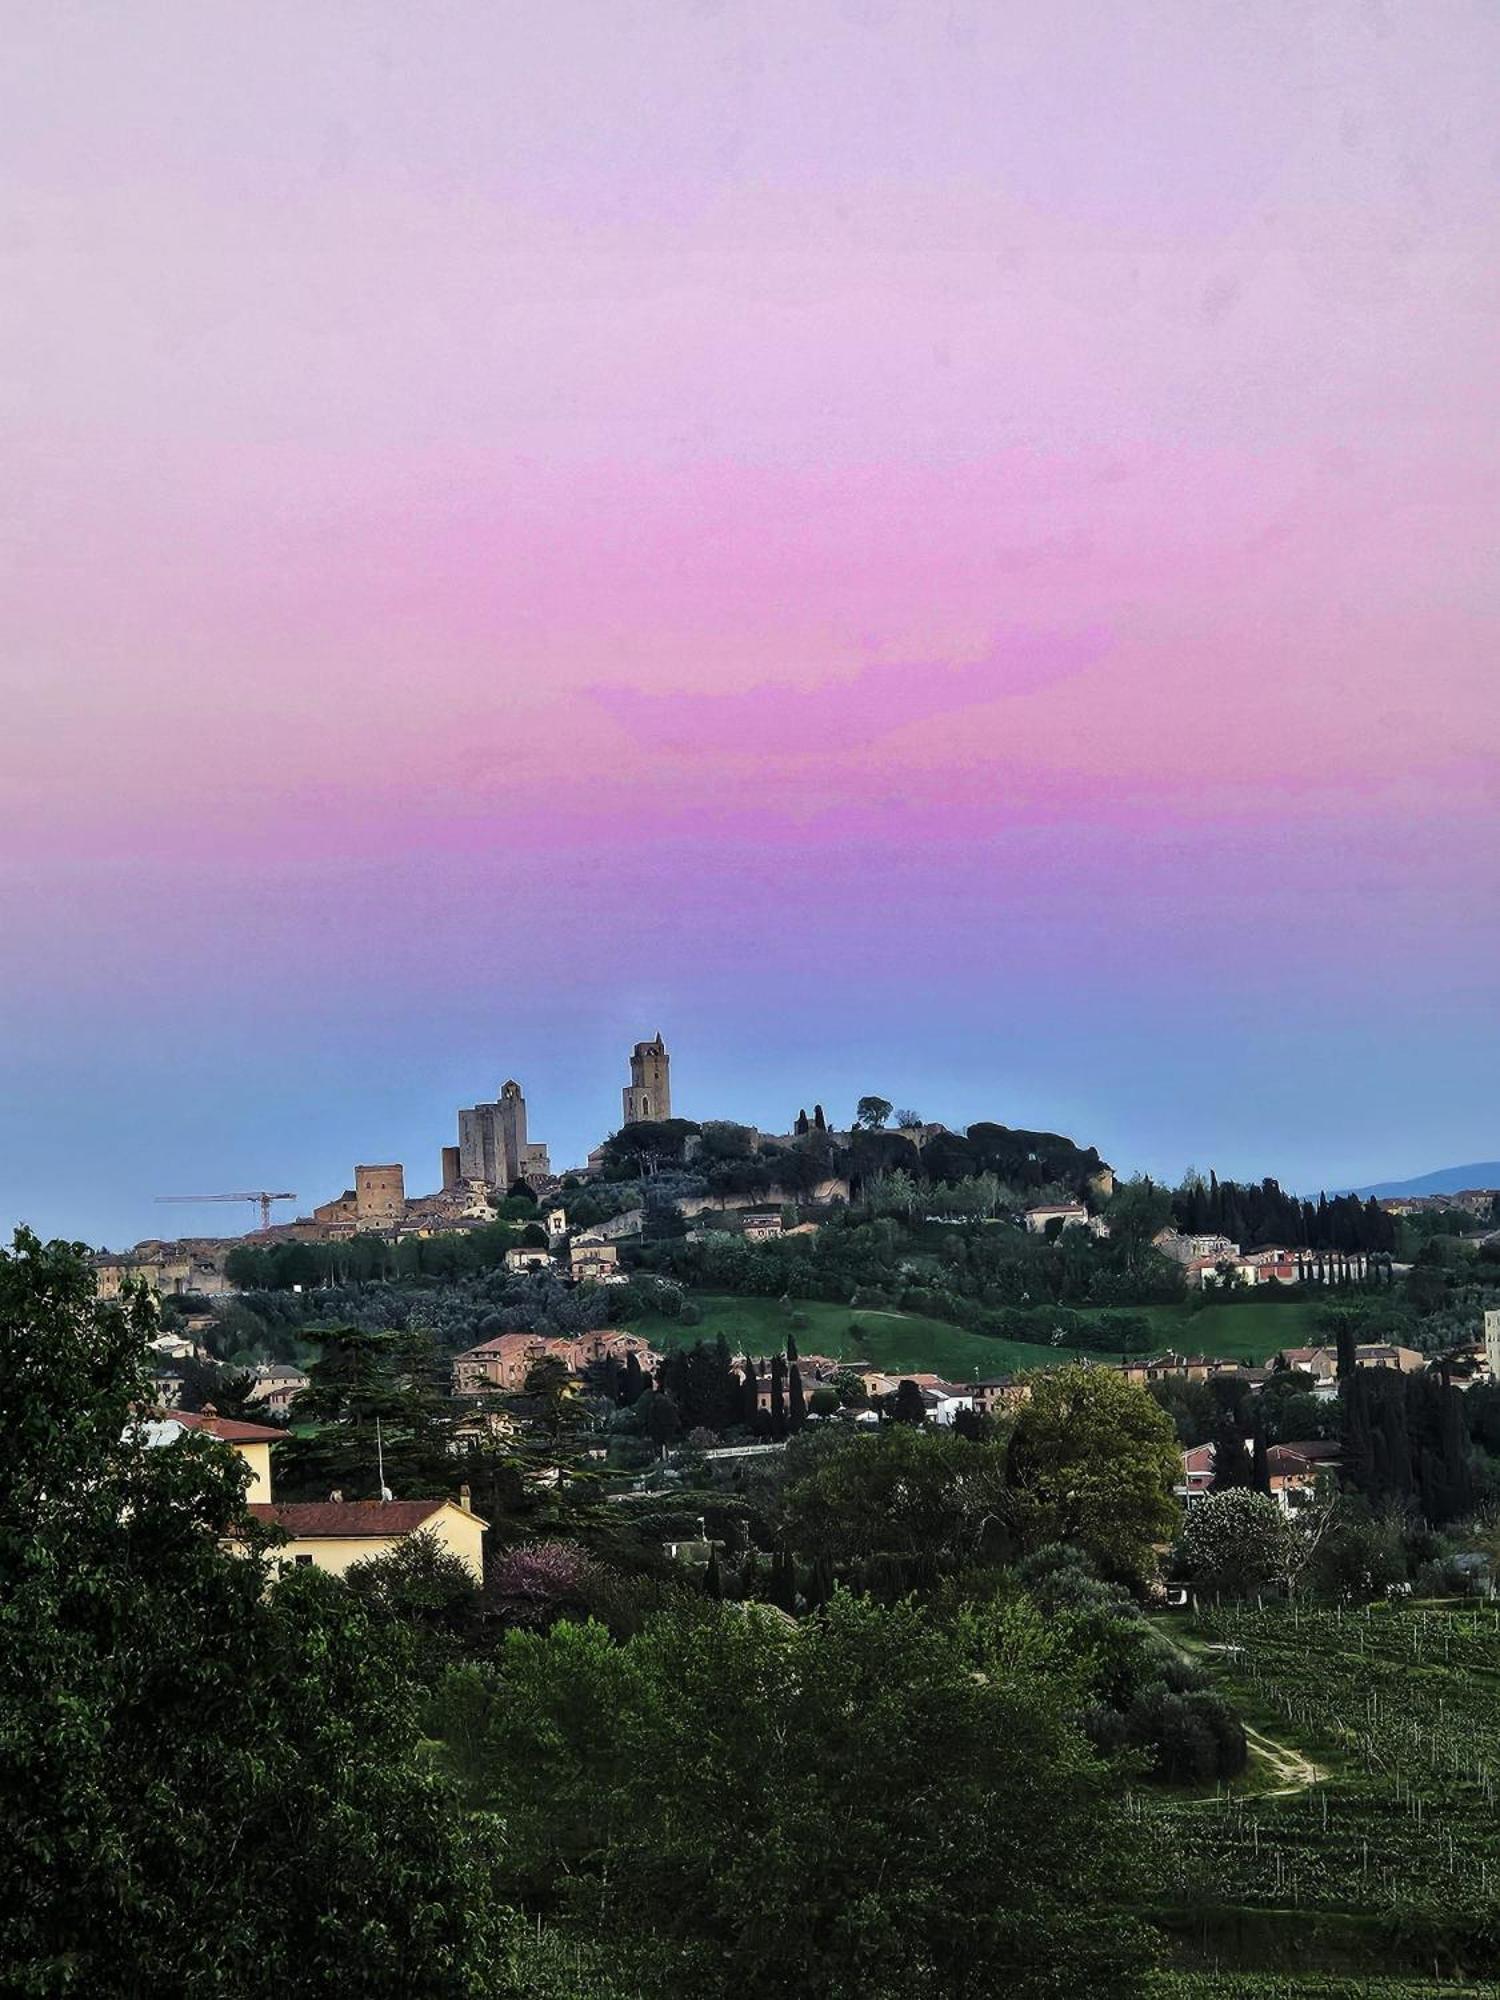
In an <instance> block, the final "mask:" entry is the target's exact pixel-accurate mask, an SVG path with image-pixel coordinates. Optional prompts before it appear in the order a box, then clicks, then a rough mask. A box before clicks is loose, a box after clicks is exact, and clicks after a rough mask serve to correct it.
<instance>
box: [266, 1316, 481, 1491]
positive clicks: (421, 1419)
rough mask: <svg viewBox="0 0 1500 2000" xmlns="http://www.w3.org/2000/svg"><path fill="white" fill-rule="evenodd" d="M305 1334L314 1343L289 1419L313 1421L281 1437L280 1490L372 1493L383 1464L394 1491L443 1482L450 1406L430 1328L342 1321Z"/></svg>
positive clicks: (446, 1482) (447, 1472) (449, 1470)
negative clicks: (305, 1429) (306, 1429)
mask: <svg viewBox="0 0 1500 2000" xmlns="http://www.w3.org/2000/svg"><path fill="white" fill-rule="evenodd" d="M309 1338H311V1339H313V1340H315V1341H317V1343H318V1345H319V1349H320V1352H319V1355H318V1359H317V1360H316V1361H314V1362H313V1363H312V1364H311V1366H310V1367H309V1369H308V1371H307V1373H308V1386H307V1388H305V1389H304V1390H302V1391H301V1393H300V1394H299V1395H298V1396H297V1397H296V1398H295V1400H294V1402H293V1404H292V1419H293V1422H294V1423H295V1424H304V1423H307V1422H309V1421H311V1422H313V1423H315V1424H316V1425H317V1429H316V1430H315V1431H314V1432H313V1433H312V1434H310V1435H295V1436H292V1437H290V1438H288V1439H287V1441H286V1443H285V1444H283V1445H280V1446H278V1447H277V1460H276V1470H277V1486H278V1488H279V1490H280V1492H281V1494H282V1496H283V1497H284V1498H289V1499H290V1498H294V1497H298V1496H301V1497H312V1498H318V1499H322V1498H325V1497H326V1496H327V1494H328V1493H330V1492H334V1491H337V1492H341V1493H343V1495H344V1497H345V1498H346V1499H349V1500H354V1499H372V1498H378V1495H379V1487H380V1481H381V1472H382V1470H383V1472H384V1476H385V1484H386V1485H387V1486H388V1487H389V1488H390V1490H391V1491H392V1492H393V1493H394V1494H395V1496H396V1498H397V1499H398V1500H399V1499H405V1498H420V1497H422V1496H424V1495H426V1494H430V1493H433V1492H443V1491H445V1490H446V1488H447V1487H449V1486H450V1485H451V1484H452V1482H453V1460H452V1456H451V1454H450V1452H449V1448H448V1447H449V1442H450V1438H451V1434H452V1414H451V1405H450V1403H449V1399H448V1397H447V1394H446V1392H445V1390H443V1389H442V1388H440V1387H439V1374H440V1364H439V1362H438V1359H437V1354H436V1349H435V1346H434V1343H433V1339H432V1336H431V1334H430V1333H428V1332H427V1331H426V1330H425V1329H424V1328H421V1327H407V1328H404V1329H395V1330H391V1329H379V1330H372V1329H369V1328H365V1327H357V1326H340V1327H330V1328H327V1329H324V1330H318V1331H313V1330H309Z"/></svg>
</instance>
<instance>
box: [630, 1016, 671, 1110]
mask: <svg viewBox="0 0 1500 2000" xmlns="http://www.w3.org/2000/svg"><path fill="white" fill-rule="evenodd" d="M623 1094H624V1099H625V1123H626V1124H627V1125H640V1124H642V1123H644V1122H645V1121H646V1120H648V1119H657V1118H670V1117H671V1115H672V1058H671V1057H670V1056H669V1055H668V1054H667V1045H666V1043H665V1042H664V1041H663V1040H662V1038H661V1030H660V1029H658V1030H657V1034H656V1040H655V1041H654V1042H637V1043H636V1045H635V1047H634V1048H633V1049H632V1050H631V1052H630V1081H629V1083H627V1084H626V1086H625V1090H624V1093H623Z"/></svg>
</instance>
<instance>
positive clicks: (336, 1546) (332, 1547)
mask: <svg viewBox="0 0 1500 2000" xmlns="http://www.w3.org/2000/svg"><path fill="white" fill-rule="evenodd" d="M193 1431H197V1432H198V1433H200V1434H201V1435H203V1436H206V1437H212V1438H217V1439H218V1440H219V1442H220V1443H221V1444H227V1445H228V1446H229V1447H230V1448H231V1450H233V1451H235V1452H237V1453H238V1454H239V1456H240V1457H241V1458H242V1459H243V1460H244V1461H245V1463H246V1464H247V1465H248V1466H249V1468H250V1484H249V1487H248V1488H247V1490H246V1495H245V1498H246V1501H247V1503H248V1505H247V1509H246V1511H247V1512H248V1513H249V1515H250V1517H251V1519H252V1520H254V1521H259V1522H260V1524H261V1525H262V1527H267V1528H280V1529H281V1530H282V1532H283V1533H284V1534H285V1535H286V1536H287V1537H288V1538H289V1539H288V1540H287V1541H286V1542H285V1543H284V1544H282V1545H281V1546H279V1547H277V1548H275V1549H273V1550H272V1551H271V1559H272V1561H273V1562H275V1563H277V1564H278V1565H279V1566H281V1567H282V1568H284V1569H290V1568H294V1567H296V1566H298V1565H300V1564H303V1563H314V1564H316V1565H317V1567H318V1568H319V1569H326V1570H331V1571H332V1572H333V1573H334V1574H335V1575H336V1576H342V1574H343V1573H344V1571H345V1570H346V1569H348V1568H350V1567H351V1565H352V1564H354V1563H357V1562H363V1561H364V1560H365V1558H366V1557H368V1556H384V1555H389V1554H390V1552H391V1550H392V1549H394V1548H397V1547H399V1546H400V1544H401V1543H402V1542H404V1541H405V1540H406V1539H407V1537H408V1536H409V1535H422V1534H425V1535H431V1536H433V1537H434V1539H435V1540H436V1541H437V1542H438V1543H440V1544H441V1546H442V1547H443V1548H445V1549H446V1550H447V1551H448V1553H449V1554H450V1555H454V1556H457V1558H458V1560H459V1561H460V1562H461V1563H462V1564H463V1565H464V1567H465V1569H467V1570H468V1572H469V1574H470V1575H471V1576H472V1577H473V1579H474V1581H475V1582H476V1583H480V1582H482V1581H483V1580H484V1531H485V1529H486V1528H487V1527H488V1525H489V1523H488V1522H487V1521H484V1520H481V1518H480V1517H479V1515H478V1514H476V1513H475V1512H474V1511H473V1509H472V1508H471V1507H470V1505H469V1489H468V1488H467V1487H466V1486H465V1487H462V1488H461V1489H460V1491H459V1495H458V1498H457V1499H452V1498H441V1497H440V1498H438V1499H433V1500H345V1499H343V1498H341V1497H339V1496H337V1495H332V1496H330V1497H329V1498H328V1499H327V1500H273V1499H272V1497H271V1447H272V1445H273V1444H277V1443H279V1442H280V1440H281V1439H283V1438H284V1437H285V1436H286V1432H285V1431H284V1430H276V1429H273V1428H272V1427H271V1426H270V1425H269V1424H246V1423H241V1422H239V1421H238V1419H236V1418H233V1417H221V1416H219V1415H217V1414H216V1413H215V1412H214V1411H213V1410H212V1409H206V1410H203V1411H199V1412H189V1411H186V1410H156V1411H153V1412H152V1413H151V1414H150V1415H149V1416H148V1417H147V1418H146V1419H145V1422H144V1433H145V1438H146V1442H147V1443H148V1444H151V1445H165V1444H171V1443H172V1441H173V1440H174V1439H175V1438H178V1437H183V1436H186V1435H187V1434H188V1433H189V1432H193Z"/></svg>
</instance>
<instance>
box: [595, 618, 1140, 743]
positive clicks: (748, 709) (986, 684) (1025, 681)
mask: <svg viewBox="0 0 1500 2000" xmlns="http://www.w3.org/2000/svg"><path fill="white" fill-rule="evenodd" d="M1104 651H1105V643H1104V641H1103V639H1102V638H1101V637H1100V636H1099V635H1098V634H1096V633H1085V634H1080V635H1070V636H1059V635H1057V634H1029V633H1008V634H1006V635H1005V636H1003V637H1001V638H998V639H997V640H996V641H995V643H994V644H993V645H992V646H991V647H990V649H989V651H988V652H986V653H985V654H983V655H982V656H981V657H980V658H979V659H977V660H969V661H965V662H963V663H961V664H959V665H956V666H955V665H949V664H946V663H944V662H942V661H932V660H917V661H912V660H902V661H890V662H886V663H884V664H880V665H875V666H869V667H866V668H865V669H864V670H863V671H862V672H861V673H858V674H855V675H853V676H852V677H851V678H850V679H848V680H838V681H823V682H820V683H819V684H818V685H817V686H815V687H809V688H799V687H791V686H788V685H786V684H785V683H781V682H760V683H758V684H757V685H756V686H754V687H748V688H737V689H735V690H733V691H731V692H728V693H721V692H719V691H717V690H715V691H711V692H706V693H703V694H686V693H681V692H674V693H668V694H653V693H650V692H647V691H646V690H643V689H640V688H629V687H593V688H590V689H589V690H588V693H589V696H590V697H591V699H592V700H593V701H594V702H596V703H597V704H598V706H599V707H600V708H602V709H603V710H604V712H605V714H606V715H608V716H609V717H610V718H611V720H613V721H615V722H618V723H619V724H620V726H621V727H622V728H624V729H627V730H628V731H629V732H630V734H631V735H632V736H634V737H635V738H636V739H637V741H639V742H640V743H642V744H644V745H647V746H649V747H652V748H655V749H659V750H669V751H692V752H698V753H700V754H701V753H703V752H705V751H708V752H718V753H722V754H725V755H730V756H744V757H788V756H800V755H806V754H809V753H811V752H818V753H821V754H823V755H828V754H830V753H837V752H839V751H844V750H854V749H859V748H861V747H863V746H864V745H866V744H869V743H873V742H876V741H877V740H878V739H879V738H881V737H883V736H889V735H891V734H892V733H893V731H895V730H898V729H902V728H905V727H906V726H908V725H909V724H911V723H914V722H926V721H929V720H930V719H931V718H932V717H934V716H939V715H952V714H955V713H957V712H959V711H961V710H963V709H968V708H978V707H982V706H984V705H986V704H987V703H989V702H995V701H1003V700H1005V699H1007V698H1008V697H1011V696H1014V695H1026V694H1037V693H1039V692H1040V691H1042V690H1043V689H1045V688H1049V687H1055V686H1057V685H1058V684H1059V683H1060V682H1062V681H1066V680H1071V679H1072V678H1073V676H1074V675H1075V674H1080V673H1082V672H1083V670H1084V669H1085V668H1086V667H1089V666H1092V665H1093V663H1094V662H1095V661H1096V660H1098V659H1099V658H1100V657H1101V656H1102V654H1103V653H1104Z"/></svg>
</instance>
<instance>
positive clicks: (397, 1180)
mask: <svg viewBox="0 0 1500 2000" xmlns="http://www.w3.org/2000/svg"><path fill="white" fill-rule="evenodd" d="M405 1210H406V1174H405V1171H404V1169H402V1168H401V1167H399V1166H383V1167H356V1168H355V1169H354V1219H355V1221H356V1222H357V1223H358V1224H359V1227H360V1228H361V1229H389V1228H390V1227H391V1225H392V1224H393V1223H397V1222H399V1221H400V1220H401V1217H402V1215H403V1214H404V1213H405Z"/></svg>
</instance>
